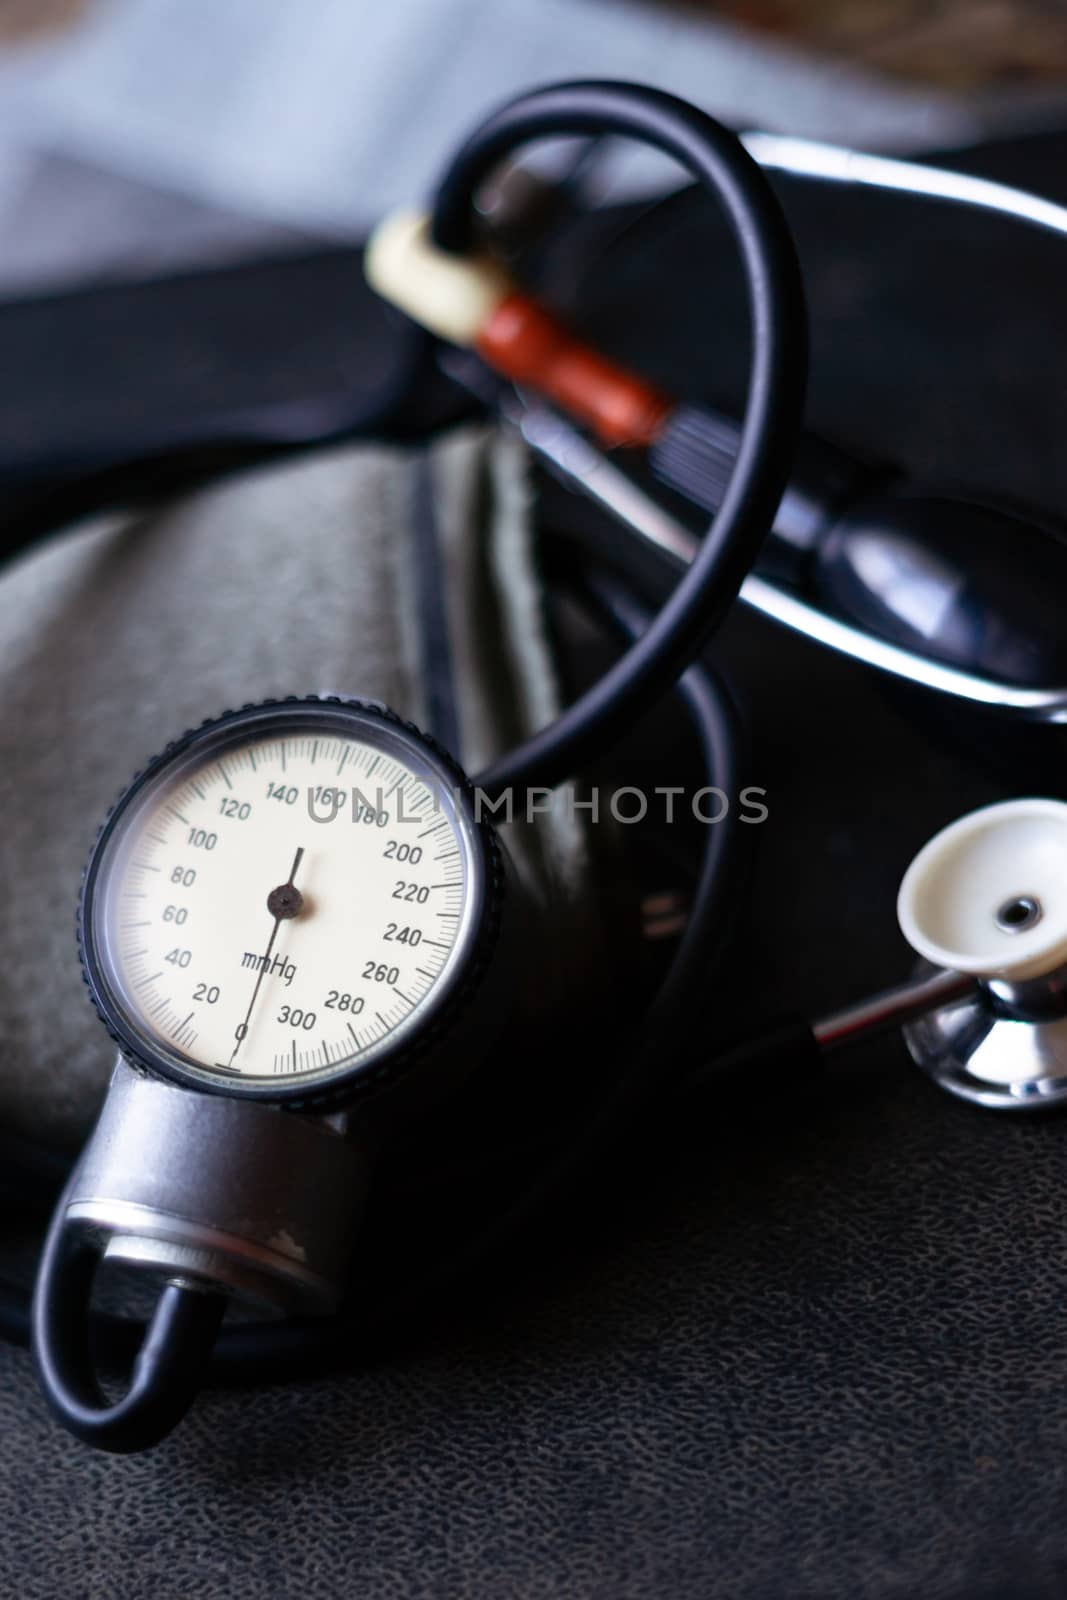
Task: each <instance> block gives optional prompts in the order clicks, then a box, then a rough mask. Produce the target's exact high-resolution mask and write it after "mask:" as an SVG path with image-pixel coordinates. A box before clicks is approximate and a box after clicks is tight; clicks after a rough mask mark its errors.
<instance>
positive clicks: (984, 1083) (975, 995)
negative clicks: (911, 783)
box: [811, 800, 1067, 1111]
mask: <svg viewBox="0 0 1067 1600" xmlns="http://www.w3.org/2000/svg"><path fill="white" fill-rule="evenodd" d="M897 917H898V920H899V923H900V928H901V931H902V933H903V934H904V937H905V939H907V941H908V943H909V944H910V945H911V947H912V949H913V950H914V951H915V952H916V954H917V955H918V956H919V957H920V963H919V966H918V969H917V971H916V973H915V975H914V977H913V978H912V979H911V980H910V981H909V982H907V983H904V984H901V985H899V986H898V987H896V988H894V989H889V990H887V991H885V992H883V993H881V994H877V995H874V996H872V997H871V998H869V999H867V1000H863V1001H861V1002H860V1003H859V1004H857V1005H853V1006H849V1007H847V1008H846V1009H845V1010H842V1011H838V1012H836V1013H834V1014H833V1015H831V1016H828V1017H824V1018H822V1019H821V1020H820V1021H818V1022H815V1023H814V1024H812V1025H811V1035H812V1037H813V1038H814V1041H815V1044H816V1045H817V1046H818V1049H819V1051H820V1053H821V1054H822V1055H824V1056H825V1055H826V1054H828V1053H830V1052H832V1051H835V1050H838V1049H840V1048H842V1047H844V1046H847V1045H851V1044H854V1043H858V1042H859V1041H860V1040H862V1039H865V1038H867V1037H868V1036H870V1035H872V1034H875V1033H880V1032H884V1031H886V1030H887V1029H890V1028H894V1027H899V1028H900V1029H901V1031H902V1033H903V1036H904V1041H905V1043H906V1045H907V1047H908V1050H909V1051H910V1053H911V1055H912V1058H913V1059H914V1060H915V1061H916V1062H917V1063H918V1065H919V1066H920V1067H922V1069H923V1071H924V1072H926V1073H928V1074H929V1076H930V1077H931V1078H932V1079H933V1080H934V1082H935V1083H938V1084H940V1086H941V1087H942V1088H943V1089H947V1090H948V1091H949V1093H950V1094H954V1095H956V1096H958V1097H959V1098H960V1099H962V1100H969V1101H971V1102H972V1104H975V1105H980V1106H985V1107H987V1108H989V1109H991V1110H995V1111H1036V1110H1040V1109H1042V1108H1051V1107H1054V1106H1060V1105H1064V1104H1067V804H1064V803H1063V802H1061V801H1059V800H1008V801H1004V802H1003V803H1001V804H999V805H992V806H985V807H983V809H982V810H980V811H972V812H970V813H969V814H968V815H967V816H964V817H960V818H959V820H958V821H956V822H953V823H951V824H950V825H949V826H948V827H947V828H943V829H942V831H941V832H940V833H938V834H935V835H934V837H933V838H932V839H931V840H930V841H929V843H927V844H926V845H924V846H923V848H922V849H921V850H920V851H919V854H918V855H917V856H916V857H915V859H914V861H913V862H912V863H911V866H910V867H909V868H908V870H907V872H905V874H904V877H903V880H902V882H901V885H900V892H899V895H898V897H897Z"/></svg>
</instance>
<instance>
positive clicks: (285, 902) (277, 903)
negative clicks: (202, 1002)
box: [230, 846, 304, 1067]
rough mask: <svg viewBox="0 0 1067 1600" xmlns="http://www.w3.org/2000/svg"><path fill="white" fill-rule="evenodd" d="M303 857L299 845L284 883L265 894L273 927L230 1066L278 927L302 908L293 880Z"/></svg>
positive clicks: (302, 899) (272, 950)
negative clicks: (272, 919)
mask: <svg viewBox="0 0 1067 1600" xmlns="http://www.w3.org/2000/svg"><path fill="white" fill-rule="evenodd" d="M303 857H304V849H303V846H301V847H300V849H299V850H298V851H297V852H296V855H295V856H294V857H293V865H292V867H291V868H290V871H289V876H288V878H287V879H286V880H285V882H284V883H280V884H279V885H278V887H277V888H276V889H272V890H271V892H270V894H269V895H268V896H267V910H268V911H269V912H270V914H271V916H272V917H273V918H274V927H273V928H272V929H271V934H270V942H269V943H268V945H267V950H266V954H265V955H263V956H261V957H260V959H259V972H258V974H257V975H256V986H255V988H254V989H253V990H252V998H251V1000H250V1001H249V1002H248V1010H247V1011H246V1012H245V1019H244V1021H243V1022H242V1023H241V1025H240V1027H239V1028H238V1029H237V1043H236V1044H235V1045H234V1047H233V1055H231V1056H230V1066H231V1067H232V1066H233V1061H234V1056H236V1054H237V1052H238V1050H240V1048H241V1046H242V1044H243V1043H244V1041H245V1037H246V1035H247V1033H248V1024H249V1022H250V1021H251V1018H252V1012H253V1011H254V1010H255V1006H256V1000H257V998H258V996H259V991H260V986H261V985H262V983H263V979H264V977H265V976H266V973H267V968H268V967H269V966H270V958H271V956H272V954H273V953H274V941H275V940H276V939H277V937H278V929H279V928H280V927H281V925H282V923H283V922H288V921H289V920H290V919H291V918H292V917H298V916H299V915H300V913H301V911H303V909H304V897H303V895H302V894H301V893H300V890H299V889H298V888H297V887H296V885H295V883H294V881H293V880H294V879H295V877H296V874H297V869H298V868H299V866H300V863H301V861H302V860H303Z"/></svg>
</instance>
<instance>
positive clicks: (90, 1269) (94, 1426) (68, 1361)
mask: <svg viewBox="0 0 1067 1600" xmlns="http://www.w3.org/2000/svg"><path fill="white" fill-rule="evenodd" d="M68 1193H69V1185H68V1188H67V1189H65V1190H64V1192H63V1195H62V1197H61V1199H60V1201H59V1204H58V1205H57V1207H56V1210H55V1216H54V1218H53V1221H52V1225H51V1227H50V1228H49V1230H48V1235H47V1238H46V1239H45V1246H44V1251H43V1252H42V1255H41V1262H40V1266H39V1268H38V1272H37V1287H36V1289H35V1291H34V1297H33V1306H32V1311H31V1328H32V1346H33V1353H34V1359H35V1361H36V1364H37V1372H38V1376H39V1377H40V1380H41V1388H42V1389H43V1391H44V1396H45V1399H46V1400H47V1401H48V1404H49V1406H50V1407H51V1409H52V1411H53V1412H54V1414H55V1415H56V1417H57V1418H58V1419H59V1421H60V1422H61V1423H62V1424H63V1426H64V1427H65V1428H67V1429H68V1430H69V1431H70V1432H71V1433H73V1434H74V1435H75V1436H76V1437H77V1438H79V1439H81V1440H83V1441H84V1442H85V1443H86V1444H91V1445H95V1446H96V1448H97V1449H98V1450H108V1451H111V1452H113V1453H115V1454H127V1453H129V1452H131V1451H134V1450H147V1449H148V1448H149V1447H150V1446H152V1445H154V1444H158V1443H159V1441H160V1440H161V1439H163V1438H165V1437H166V1435H167V1434H168V1433H170V1431H171V1430H172V1428H173V1427H174V1426H175V1424H176V1423H178V1422H180V1421H181V1419H182V1417H183V1416H184V1415H185V1413H186V1411H187V1410H188V1409H189V1406H190V1404H191V1402H192V1400H193V1398H194V1397H195V1395H196V1393H197V1390H198V1389H199V1388H200V1386H201V1384H202V1383H203V1380H204V1376H205V1372H206V1369H207V1365H208V1361H209V1359H210V1356H211V1350H212V1347H213V1345H214V1343H215V1337H216V1335H217V1333H218V1331H219V1327H220V1324H221V1322H222V1317H223V1312H224V1310H225V1305H226V1303H225V1300H224V1299H223V1297H222V1295H220V1294H214V1293H208V1292H205V1291H204V1290H201V1289H198V1288H193V1287H190V1286H188V1285H186V1284H181V1283H168V1284H166V1285H165V1286H164V1288H163V1290H162V1292H161V1294H160V1297H159V1299H158V1301H157V1302H156V1307H155V1310H154V1312H153V1314H152V1317H151V1319H150V1321H149V1323H148V1326H147V1328H146V1329H145V1331H144V1337H143V1339H142V1341H141V1345H140V1348H139V1349H138V1351H137V1353H136V1355H135V1357H134V1360H133V1367H132V1370H131V1373H130V1378H129V1383H128V1386H127V1388H126V1392H125V1393H124V1394H123V1395H122V1396H121V1397H120V1398H119V1399H117V1400H109V1399H108V1398H107V1396H106V1395H105V1394H104V1392H103V1390H102V1389H101V1387H100V1385H99V1383H98V1382H97V1378H96V1373H95V1370H94V1364H93V1351H92V1348H91V1344H90V1327H91V1322H90V1312H89V1302H90V1299H91V1296H92V1288H93V1280H94V1278H95V1275H96V1268H97V1263H98V1260H99V1245H98V1244H96V1243H95V1242H94V1241H93V1240H92V1239H90V1238H89V1237H88V1236H87V1234H86V1233H85V1231H84V1230H82V1229H80V1228H78V1227H77V1226H72V1225H71V1224H70V1223H69V1222H67V1220H66V1210H67V1206H66V1201H67V1195H68Z"/></svg>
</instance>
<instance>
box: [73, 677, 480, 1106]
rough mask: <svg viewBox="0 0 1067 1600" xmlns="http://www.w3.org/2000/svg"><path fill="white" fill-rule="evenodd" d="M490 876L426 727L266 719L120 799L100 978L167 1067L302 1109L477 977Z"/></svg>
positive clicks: (98, 953)
mask: <svg viewBox="0 0 1067 1600" xmlns="http://www.w3.org/2000/svg"><path fill="white" fill-rule="evenodd" d="M485 879H486V870H485V843H484V837H483V834H482V830H481V828H480V826H479V824H478V822H477V821H476V820H475V818H474V816H473V811H472V808H471V801H470V799H469V798H468V796H467V794H466V793H464V792H463V791H461V790H460V789H459V787H458V780H457V777H456V775H455V773H454V772H452V771H450V770H449V768H448V767H447V765H446V764H445V763H443V762H442V761H441V759H440V758H439V757H438V756H437V754H436V752H434V751H433V750H432V749H431V748H430V747H429V746H427V745H425V744H424V743H423V742H422V741H421V740H420V739H419V738H418V737H417V736H416V735H414V734H412V733H411V732H409V730H407V729H406V728H404V727H401V726H400V725H398V724H397V723H395V722H394V721H393V720H392V719H391V718H388V717H387V716H385V715H383V714H381V713H378V712H376V711H375V710H374V709H373V708H365V707H355V706H345V705H343V704H342V705H331V704H328V703H324V702H322V703H320V702H297V703H295V704H287V705H285V706H275V707H259V708H253V709H252V710H250V711H245V712H239V713H235V714H233V715H231V716H229V717H226V718H221V719H220V720H219V722H218V723H216V724H213V725H210V726H209V727H208V728H206V729H203V730H201V731H200V732H199V733H198V734H195V735H193V736H191V737H190V739H189V740H187V741H185V742H183V744H182V745H180V746H179V747H177V748H175V749H174V750H172V751H171V752H170V753H169V754H168V755H167V756H166V757H164V758H161V760H160V761H159V762H157V763H154V764H153V766H152V767H150V768H149V769H148V772H147V773H146V774H145V775H144V776H143V777H142V778H141V779H140V780H138V782H137V783H136V784H135V785H134V786H133V787H132V788H131V790H130V791H129V792H128V793H127V795H126V796H125V797H124V798H123V800H122V801H121V802H120V804H119V806H118V807H117V808H116V811H115V813H113V815H112V817H111V819H110V821H109V824H108V826H107V828H106V829H105V832H104V834H103V836H102V838H101V840H100V841H99V842H98V845H97V848H96V851H95V852H94V857H93V860H92V862H91V863H90V869H89V873H88V875H87V879H86V889H85V896H84V901H83V911H82V924H81V925H82V940H83V954H84V956H85V961H86V970H87V973H88V976H89V981H90V986H91V987H92V989H93V990H94V995H95V998H96V1000H97V1003H98V1005H99V1006H100V1009H101V1010H102V1011H103V1013H104V1015H105V1019H106V1020H107V1021H108V1023H109V1024H110V1025H111V1027H112V1028H113V1031H115V1032H116V1033H117V1034H118V1036H119V1037H120V1039H122V1040H123V1042H128V1043H129V1044H130V1046H131V1048H132V1052H133V1053H134V1055H135V1056H136V1057H138V1058H139V1059H142V1060H144V1061H145V1062H146V1064H147V1065H149V1066H150V1067H151V1066H153V1065H155V1066H157V1067H160V1068H162V1070H163V1071H164V1072H166V1073H169V1074H170V1075H174V1074H177V1075H178V1076H179V1077H182V1078H191V1079H193V1080H194V1081H199V1082H200V1083H201V1084H203V1083H205V1082H206V1083H207V1084H209V1085H210V1086H212V1087H218V1088H226V1089H227V1090H228V1091H229V1092H232V1093H238V1094H240V1093H249V1092H251V1093H259V1094H266V1095H271V1096H277V1097H280V1098H285V1097H286V1096H291V1095H294V1094H298V1093H301V1092H306V1091H309V1090H314V1088H315V1087H316V1086H318V1085H321V1084H322V1083H323V1082H324V1081H329V1082H331V1083H332V1082H334V1081H335V1080H337V1079H339V1078H347V1077H349V1076H353V1077H354V1076H355V1075H357V1074H358V1073H359V1072H360V1071H362V1070H364V1069H366V1068H367V1067H369V1065H370V1064H371V1063H372V1062H377V1061H380V1060H381V1058H382V1057H383V1056H384V1055H385V1054H387V1053H391V1052H393V1051H394V1050H395V1049H397V1048H398V1047H400V1046H401V1045H406V1044H407V1043H409V1042H410V1039H411V1036H412V1034H413V1033H414V1032H415V1031H416V1030H418V1029H419V1028H420V1027H421V1026H423V1025H424V1024H425V1023H426V1022H427V1021H428V1020H429V1018H430V1016H431V1015H432V1014H434V1013H436V1012H437V1010H438V1009H439V1008H440V1006H441V1005H442V1004H443V1003H444V1001H445V1000H446V999H447V997H448V996H449V995H450V994H451V993H453V992H454V988H455V985H456V983H457V981H458V980H459V979H460V978H461V976H462V973H463V970H464V967H465V963H466V960H467V959H468V958H469V956H470V953H471V950H472V947H473V944H474V942H475V940H476V937H477V932H478V923H479V920H480V918H481V916H482V915H483V914H484V909H485V907H484V899H485V888H486V882H485Z"/></svg>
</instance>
